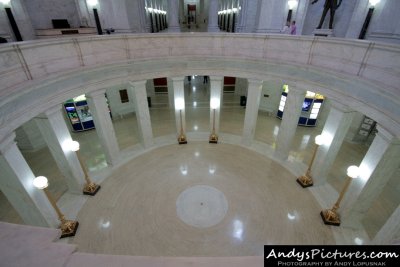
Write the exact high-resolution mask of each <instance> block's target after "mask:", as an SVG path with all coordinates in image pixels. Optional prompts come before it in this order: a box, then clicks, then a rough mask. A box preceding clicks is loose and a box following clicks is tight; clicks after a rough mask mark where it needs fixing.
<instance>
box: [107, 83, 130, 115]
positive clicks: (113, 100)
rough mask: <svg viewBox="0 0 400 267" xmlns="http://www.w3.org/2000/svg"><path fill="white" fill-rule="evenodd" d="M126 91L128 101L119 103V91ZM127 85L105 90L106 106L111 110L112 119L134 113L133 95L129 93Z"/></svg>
mask: <svg viewBox="0 0 400 267" xmlns="http://www.w3.org/2000/svg"><path fill="white" fill-rule="evenodd" d="M123 89H127V92H128V98H129V101H128V102H125V103H121V97H120V95H119V90H123ZM130 91H131V90H129V88H128V86H127V85H123V84H121V85H117V86H114V87H112V88H110V89H107V90H106V94H107V99H108V105H109V106H110V109H111V114H112V116H113V118H118V117H119V116H122V115H126V114H129V113H133V112H135V106H134V104H133V98H132V97H133V95H132V93H131V92H130Z"/></svg>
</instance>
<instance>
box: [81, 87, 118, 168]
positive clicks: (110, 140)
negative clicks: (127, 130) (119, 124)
mask: <svg viewBox="0 0 400 267" xmlns="http://www.w3.org/2000/svg"><path fill="white" fill-rule="evenodd" d="M105 92H106V90H105V89H102V90H98V91H96V92H92V93H89V94H87V95H86V97H87V102H88V105H89V109H90V113H91V114H92V116H93V121H94V125H95V126H96V133H97V135H98V136H99V140H100V144H101V146H102V148H103V152H104V154H105V156H106V161H107V163H108V164H109V165H115V164H116V162H117V161H118V156H119V146H118V142H117V138H116V136H115V130H114V126H113V124H112V121H111V117H110V110H109V108H108V105H107V101H106V97H105V95H104V94H105Z"/></svg>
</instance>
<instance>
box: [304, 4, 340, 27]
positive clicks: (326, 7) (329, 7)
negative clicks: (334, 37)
mask: <svg viewBox="0 0 400 267" xmlns="http://www.w3.org/2000/svg"><path fill="white" fill-rule="evenodd" d="M316 2H318V0H314V1H312V3H311V4H312V5H313V4H315V3H316ZM341 4H342V0H339V4H338V0H325V5H324V11H323V12H322V16H321V20H320V21H319V24H318V27H317V29H321V27H322V24H323V23H324V20H325V17H326V13H328V10H330V11H331V12H330V19H329V29H332V28H333V18H334V17H335V11H336V9H338V8H339V6H340V5H341Z"/></svg>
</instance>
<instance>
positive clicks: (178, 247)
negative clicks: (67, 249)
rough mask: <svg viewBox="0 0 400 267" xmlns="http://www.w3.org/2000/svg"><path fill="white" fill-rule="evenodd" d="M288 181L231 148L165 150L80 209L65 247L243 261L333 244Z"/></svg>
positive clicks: (114, 179) (132, 165) (124, 171)
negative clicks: (267, 247)
mask: <svg viewBox="0 0 400 267" xmlns="http://www.w3.org/2000/svg"><path fill="white" fill-rule="evenodd" d="M294 180H295V177H294V176H293V175H292V174H291V173H289V172H288V171H287V170H285V169H284V168H283V167H281V166H280V165H279V164H277V163H275V162H274V161H272V160H270V159H268V158H266V157H262V156H260V155H259V154H258V153H255V152H253V151H249V150H244V149H243V148H242V147H239V146H234V145H227V144H218V145H212V144H208V142H190V143H189V144H188V145H184V146H178V145H170V146H165V147H162V148H158V149H156V150H153V151H151V152H149V153H146V154H145V155H142V156H140V157H137V158H136V159H135V160H134V161H132V162H129V163H128V164H126V165H124V166H122V167H120V168H119V169H118V170H117V171H115V172H114V173H113V174H112V176H111V177H109V178H108V179H107V180H106V181H105V182H104V183H103V184H102V189H101V191H100V192H99V193H98V195H97V196H96V197H95V198H90V199H89V200H88V201H87V203H86V205H85V206H84V207H83V208H82V209H81V211H80V213H79V215H78V220H79V222H80V230H79V231H78V234H77V235H76V236H75V237H74V238H73V239H71V243H74V244H77V245H78V250H79V251H82V252H91V253H109V254H119V255H125V254H127V255H147V256H245V255H247V256H250V255H262V253H263V245H264V244H334V243H335V241H334V238H333V236H332V232H331V231H330V228H329V227H326V226H325V225H324V224H323V223H322V221H321V220H320V218H319V214H318V210H319V205H318V203H317V202H316V201H315V199H314V198H313V196H312V195H310V194H309V193H308V192H307V191H304V190H303V189H302V188H301V187H299V186H298V185H297V184H296V183H294V182H293V181H294ZM202 188H203V189H202ZM207 188H208V189H207ZM197 191H198V194H197V196H196V192H197ZM215 192H219V193H220V194H219V195H218V193H215ZM184 193H186V194H184ZM187 193H190V194H192V196H193V198H192V199H190V197H187V196H185V195H187ZM199 194H200V195H199ZM221 194H222V196H224V197H221ZM181 198H184V200H185V201H184V202H182V201H181ZM185 203H186V205H187V206H186V207H181V205H185ZM224 207H225V208H224ZM182 209H183V210H185V209H186V211H181V210H182ZM190 210H192V211H194V212H190ZM182 212H183V213H184V217H185V218H186V220H185V219H183V220H182V219H180V217H179V216H178V215H180V213H182ZM185 212H186V213H185ZM199 214H201V215H202V219H200V218H198V217H197V216H198V215H199ZM215 222H216V224H215ZM218 222H219V223H218ZM193 225H194V226H193ZM104 241H107V242H104Z"/></svg>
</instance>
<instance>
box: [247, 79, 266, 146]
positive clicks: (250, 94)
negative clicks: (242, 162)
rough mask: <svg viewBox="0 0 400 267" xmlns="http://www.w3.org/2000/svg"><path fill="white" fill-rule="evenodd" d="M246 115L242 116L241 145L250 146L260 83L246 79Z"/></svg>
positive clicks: (256, 114) (259, 95)
mask: <svg viewBox="0 0 400 267" xmlns="http://www.w3.org/2000/svg"><path fill="white" fill-rule="evenodd" d="M248 83H249V87H248V89H247V102H246V113H245V115H244V125H243V136H242V143H243V144H244V145H246V146H250V145H251V143H252V142H253V139H254V133H255V130H256V124H257V117H258V107H259V105H260V97H261V89H262V81H260V80H251V79H248Z"/></svg>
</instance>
